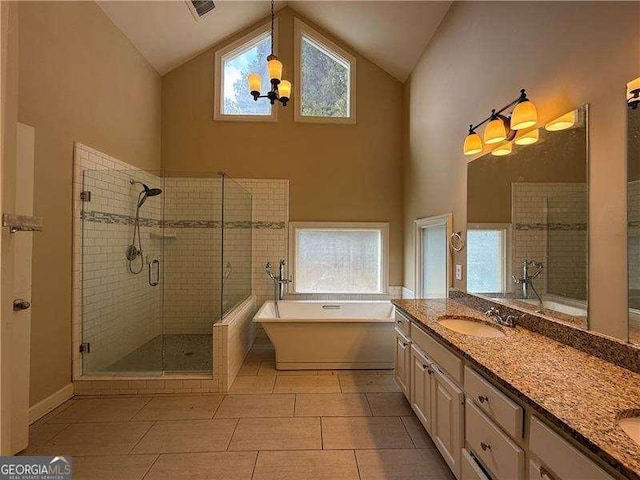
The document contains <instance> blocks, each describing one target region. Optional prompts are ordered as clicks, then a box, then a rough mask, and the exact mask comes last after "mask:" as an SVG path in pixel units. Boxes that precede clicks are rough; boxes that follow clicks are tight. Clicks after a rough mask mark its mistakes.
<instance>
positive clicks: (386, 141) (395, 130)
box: [162, 8, 403, 285]
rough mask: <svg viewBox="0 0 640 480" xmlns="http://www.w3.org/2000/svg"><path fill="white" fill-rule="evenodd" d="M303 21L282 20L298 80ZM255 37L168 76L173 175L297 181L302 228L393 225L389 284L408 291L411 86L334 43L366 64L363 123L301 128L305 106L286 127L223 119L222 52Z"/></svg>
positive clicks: (166, 156)
mask: <svg viewBox="0 0 640 480" xmlns="http://www.w3.org/2000/svg"><path fill="white" fill-rule="evenodd" d="M293 17H294V12H293V11H292V10H291V9H289V8H285V9H283V10H281V11H279V12H278V22H279V23H278V29H279V36H280V38H279V40H280V42H279V48H278V51H279V58H280V60H282V62H283V63H284V68H285V70H284V77H285V78H287V77H289V78H291V79H293V76H294V75H293V74H294V71H293ZM303 20H304V19H303ZM305 22H306V23H309V24H310V22H307V21H306V20H305ZM262 24H264V21H262V22H259V23H258V24H257V25H262ZM310 25H311V26H312V27H314V28H316V29H318V30H320V29H319V28H318V27H317V26H314V25H313V24H310ZM254 28H255V26H254ZM249 31H251V29H247V30H246V31H244V32H241V33H239V34H238V35H237V36H235V37H233V38H231V39H228V41H225V42H223V43H222V44H220V45H219V46H217V47H214V48H212V49H210V50H208V51H206V52H205V53H203V54H201V55H199V56H198V57H196V58H194V59H193V60H191V61H189V62H187V63H186V64H184V65H182V66H181V67H179V68H177V69H175V70H174V71H172V72H170V73H168V74H167V75H166V76H164V77H163V82H162V161H163V167H164V168H165V169H167V170H169V171H172V170H175V171H203V170H214V171H216V170H224V171H226V172H227V173H229V174H230V175H231V176H232V177H238V178H283V179H289V180H290V209H291V210H290V219H291V220H292V221H303V220H316V221H322V220H336V221H388V222H390V250H391V251H390V275H389V283H390V284H391V285H400V284H401V283H402V201H403V199H402V171H401V169H402V155H401V149H402V142H401V135H402V133H401V132H402V130H401V123H402V84H401V83H400V82H399V81H397V80H396V79H394V78H393V77H391V76H390V75H389V74H387V73H386V72H384V71H383V70H381V69H380V68H378V67H377V66H376V65H374V64H373V63H371V62H369V61H368V60H366V59H365V58H363V57H362V56H360V55H358V54H357V53H356V52H354V51H353V50H351V49H349V48H348V47H347V46H345V45H343V44H342V43H341V42H339V41H338V40H337V39H335V38H331V37H330V36H329V37H330V38H331V39H332V40H334V41H335V42H336V43H338V44H339V45H341V46H343V47H345V49H347V50H348V51H349V52H350V53H352V54H353V55H355V56H356V58H357V89H356V90H357V102H358V103H357V124H356V125H320V124H306V123H294V121H293V109H294V108H295V105H294V104H295V101H296V99H295V98H294V99H293V104H290V106H288V107H286V108H282V107H278V109H279V111H278V122H277V123H244V122H219V121H213V119H212V117H213V88H214V81H213V77H214V75H213V71H214V64H213V56H214V52H215V50H216V49H217V48H219V47H220V46H222V45H224V44H227V43H228V42H229V41H232V40H234V39H235V38H238V37H240V36H242V35H243V34H245V33H247V32H249Z"/></svg>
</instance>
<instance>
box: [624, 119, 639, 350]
mask: <svg viewBox="0 0 640 480" xmlns="http://www.w3.org/2000/svg"><path fill="white" fill-rule="evenodd" d="M627 181H628V186H627V221H628V229H627V232H628V233H627V235H628V241H627V245H628V253H627V255H628V263H629V269H628V270H629V341H630V342H631V343H634V344H636V345H640V106H637V107H636V108H635V109H633V108H631V107H629V108H628V109H627Z"/></svg>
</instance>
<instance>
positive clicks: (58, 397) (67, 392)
mask: <svg viewBox="0 0 640 480" xmlns="http://www.w3.org/2000/svg"><path fill="white" fill-rule="evenodd" d="M71 397H73V383H70V384H68V385H65V386H64V387H62V388H61V389H60V390H58V391H57V392H55V393H54V394H52V395H49V396H48V397H47V398H45V399H44V400H42V401H40V402H38V403H36V404H35V405H34V406H32V407H29V424H32V423H33V422H35V421H36V420H38V419H40V418H42V417H44V416H45V415H46V414H47V413H49V412H50V411H52V410H53V409H54V408H56V407H58V406H59V405H62V404H63V403H64V402H66V401H67V400H69V399H70V398H71Z"/></svg>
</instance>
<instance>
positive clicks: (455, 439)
mask: <svg viewBox="0 0 640 480" xmlns="http://www.w3.org/2000/svg"><path fill="white" fill-rule="evenodd" d="M432 371H433V375H432V377H433V397H432V398H433V407H432V411H433V422H432V426H431V428H432V431H431V437H432V438H433V441H434V443H435V444H436V447H438V450H440V453H441V454H442V456H443V457H444V459H445V461H446V462H447V463H448V464H449V468H451V471H452V472H453V473H454V474H455V476H456V477H457V478H460V459H461V453H462V446H463V445H462V442H463V435H462V433H463V430H462V429H463V415H464V395H463V394H462V390H460V389H459V388H458V387H457V386H456V385H455V383H453V381H451V380H450V379H449V378H448V377H447V376H446V375H445V374H444V373H442V372H441V371H440V370H439V369H438V368H437V366H435V365H434V366H433V367H432Z"/></svg>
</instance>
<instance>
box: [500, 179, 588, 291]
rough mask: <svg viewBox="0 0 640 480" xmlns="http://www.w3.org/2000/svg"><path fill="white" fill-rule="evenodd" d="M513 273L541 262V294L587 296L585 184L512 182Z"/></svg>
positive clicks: (539, 278)
mask: <svg viewBox="0 0 640 480" xmlns="http://www.w3.org/2000/svg"><path fill="white" fill-rule="evenodd" d="M511 195H512V216H511V218H512V221H513V226H514V228H513V239H512V245H513V248H512V262H513V263H512V273H513V274H514V275H515V276H516V277H521V276H522V264H523V262H524V260H525V259H528V260H536V261H541V262H542V263H543V264H544V271H543V273H542V274H541V275H540V276H539V277H538V279H537V280H536V290H537V291H538V293H540V294H543V293H549V294H553V295H560V296H564V297H569V298H572V299H576V300H586V289H587V269H586V265H587V264H586V258H587V187H586V185H585V184H581V183H513V184H512V188H511Z"/></svg>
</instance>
